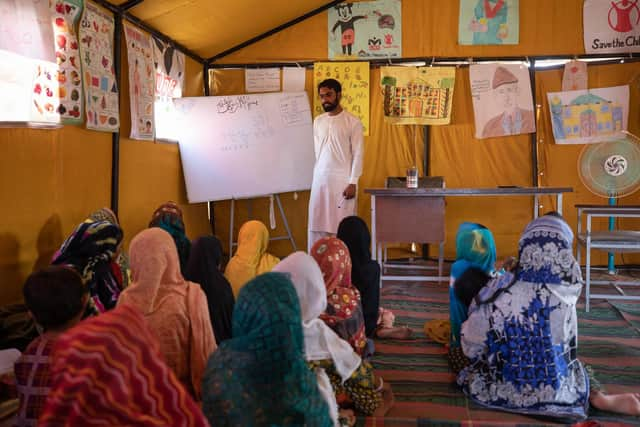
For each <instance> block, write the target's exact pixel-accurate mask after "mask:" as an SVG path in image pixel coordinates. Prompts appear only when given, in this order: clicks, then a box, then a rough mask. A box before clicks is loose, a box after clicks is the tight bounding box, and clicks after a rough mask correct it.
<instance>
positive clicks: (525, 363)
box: [458, 214, 640, 419]
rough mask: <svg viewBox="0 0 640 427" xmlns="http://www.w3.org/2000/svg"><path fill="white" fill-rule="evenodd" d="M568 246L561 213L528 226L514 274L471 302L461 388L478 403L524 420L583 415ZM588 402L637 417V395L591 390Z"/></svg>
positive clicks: (577, 274)
mask: <svg viewBox="0 0 640 427" xmlns="http://www.w3.org/2000/svg"><path fill="white" fill-rule="evenodd" d="M572 243H573V232H572V231H571V228H570V227H569V225H568V224H567V223H566V222H565V221H564V220H563V219H562V217H560V216H559V215H557V214H555V215H545V216H543V217H541V218H538V219H536V220H534V221H532V222H531V223H530V224H529V225H528V226H527V227H526V228H525V230H524V232H523V234H522V236H521V237H520V242H519V266H518V267H517V269H516V270H515V274H511V273H506V274H504V275H502V276H500V277H497V278H495V279H493V280H492V281H490V282H489V284H488V285H487V286H486V287H485V288H483V289H482V290H481V291H480V292H479V294H478V295H477V296H476V297H475V299H474V301H473V302H472V303H471V305H470V307H469V318H468V320H467V321H466V322H465V323H464V324H463V326H462V330H461V343H462V348H463V351H464V353H465V354H466V356H467V357H469V358H470V359H471V365H470V366H468V367H467V368H466V369H464V370H463V371H462V372H460V374H459V376H458V384H460V385H461V386H462V387H463V389H464V391H465V393H466V394H467V395H468V396H470V397H471V399H473V400H474V401H475V402H477V403H479V404H481V405H483V406H485V407H489V408H494V409H501V410H506V411H510V412H517V413H522V414H531V415H546V416H553V417H565V418H570V419H583V418H585V417H586V416H587V411H588V407H589V401H590V381H591V379H590V378H589V375H588V372H587V370H586V369H585V367H584V366H583V365H582V363H581V362H580V361H579V360H578V358H577V344H578V318H577V313H576V303H577V301H578V297H579V296H580V292H581V290H582V274H581V271H580V266H579V265H578V263H577V262H576V260H575V258H574V256H573V253H572ZM592 385H595V384H592ZM591 404H592V405H594V406H596V407H597V408H599V409H604V410H615V411H616V412H623V413H629V414H638V413H640V399H638V395H637V394H631V393H628V394H621V395H606V394H605V393H604V392H602V391H600V390H593V388H592V390H591Z"/></svg>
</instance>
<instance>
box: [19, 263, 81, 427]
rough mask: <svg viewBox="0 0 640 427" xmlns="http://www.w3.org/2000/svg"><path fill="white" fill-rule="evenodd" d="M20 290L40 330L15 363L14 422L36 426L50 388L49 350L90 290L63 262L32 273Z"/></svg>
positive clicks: (71, 322)
mask: <svg viewBox="0 0 640 427" xmlns="http://www.w3.org/2000/svg"><path fill="white" fill-rule="evenodd" d="M22 292H23V295H24V300H25V304H26V305H27V308H28V309H29V313H30V314H31V316H33V318H34V320H35V321H36V323H37V324H38V325H39V326H40V327H41V328H42V330H43V332H42V334H41V335H40V336H39V337H38V338H36V339H35V340H33V341H32V342H31V344H29V346H28V347H27V349H26V350H25V351H24V353H22V356H20V358H19V359H18V361H17V362H16V364H15V367H14V372H15V377H16V388H17V390H18V397H19V399H20V408H19V410H18V415H17V419H16V425H20V426H35V425H37V422H38V417H39V416H40V413H41V411H42V409H43V408H44V403H45V401H46V399H47V393H48V392H49V386H50V378H49V367H50V365H51V362H52V361H51V359H50V356H51V350H52V349H53V346H54V344H55V341H56V339H57V338H58V336H60V335H61V334H62V333H63V332H64V331H66V330H67V329H69V328H71V327H72V326H74V325H76V324H77V323H78V322H79V321H80V319H81V318H82V315H83V313H84V310H85V307H86V305H87V302H88V301H89V292H88V290H87V288H86V287H85V286H84V284H83V283H82V279H81V277H80V276H79V275H78V273H76V272H75V271H74V270H72V269H70V268H67V267H62V266H49V267H46V268H44V269H42V270H40V271H37V272H35V273H32V274H31V275H30V276H29V277H28V278H27V281H26V282H25V284H24V287H23V290H22Z"/></svg>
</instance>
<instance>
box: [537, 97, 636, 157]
mask: <svg viewBox="0 0 640 427" xmlns="http://www.w3.org/2000/svg"><path fill="white" fill-rule="evenodd" d="M547 100H548V101H549V111H550V112H551V124H552V128H553V138H554V139H555V140H556V144H586V143H594V142H601V141H606V140H608V139H611V138H616V137H620V136H622V131H625V130H627V125H628V117H629V86H615V87H603V88H598V89H589V90H573V91H568V92H549V93H547Z"/></svg>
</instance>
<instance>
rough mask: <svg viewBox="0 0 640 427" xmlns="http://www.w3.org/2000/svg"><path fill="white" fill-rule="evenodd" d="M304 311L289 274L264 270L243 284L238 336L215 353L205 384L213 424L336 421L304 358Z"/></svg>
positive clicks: (321, 425) (236, 316)
mask: <svg viewBox="0 0 640 427" xmlns="http://www.w3.org/2000/svg"><path fill="white" fill-rule="evenodd" d="M300 316H301V314H300V303H299V302H298V296H297V294H296V291H295V289H294V287H293V285H292V283H291V280H290V279H289V278H288V277H287V276H286V275H285V274H283V273H265V274H262V275H259V276H257V277H256V278H255V279H253V280H251V281H249V282H248V283H247V284H246V285H244V286H243V287H242V289H241V290H240V293H239V294H238V299H237V300H236V304H235V307H234V309H233V325H232V328H233V334H232V335H233V338H231V339H228V340H226V341H223V342H222V343H221V344H220V346H219V347H218V350H217V351H216V352H215V353H213V355H212V356H211V358H210V359H209V363H208V365H207V369H206V372H205V375H204V379H203V383H202V397H203V410H204V413H205V415H206V417H207V418H208V419H209V422H210V423H211V425H212V426H232V425H233V426H271V425H278V426H302V425H306V426H308V427H316V426H317V427H332V426H333V421H332V420H331V417H330V416H329V408H328V406H327V404H326V402H325V400H324V399H323V398H322V396H321V395H320V391H319V390H318V383H317V381H316V376H315V374H314V373H313V372H311V370H309V368H308V367H307V363H306V361H305V354H304V348H305V343H304V338H303V332H302V319H301V317H300Z"/></svg>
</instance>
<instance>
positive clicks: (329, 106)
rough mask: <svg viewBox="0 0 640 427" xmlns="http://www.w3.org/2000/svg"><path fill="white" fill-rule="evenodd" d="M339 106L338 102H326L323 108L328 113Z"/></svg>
mask: <svg viewBox="0 0 640 427" xmlns="http://www.w3.org/2000/svg"><path fill="white" fill-rule="evenodd" d="M337 106H338V103H337V102H336V103H335V104H332V103H331V102H325V103H324V104H322V108H323V109H324V111H325V112H327V113H330V112H332V111H333V110H335V109H336V107H337Z"/></svg>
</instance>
